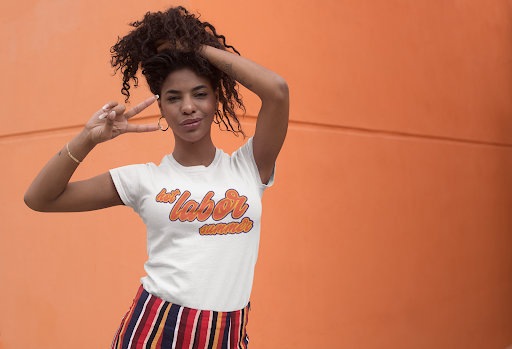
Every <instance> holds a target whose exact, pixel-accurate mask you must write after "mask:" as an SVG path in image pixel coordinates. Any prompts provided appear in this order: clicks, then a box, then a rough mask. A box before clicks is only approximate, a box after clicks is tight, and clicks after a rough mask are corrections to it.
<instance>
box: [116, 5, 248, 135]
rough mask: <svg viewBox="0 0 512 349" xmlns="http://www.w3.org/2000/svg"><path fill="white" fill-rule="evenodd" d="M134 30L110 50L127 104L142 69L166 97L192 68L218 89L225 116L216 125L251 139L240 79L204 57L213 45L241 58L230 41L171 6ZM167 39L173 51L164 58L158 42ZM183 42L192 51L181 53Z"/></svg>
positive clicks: (218, 116) (154, 90)
mask: <svg viewBox="0 0 512 349" xmlns="http://www.w3.org/2000/svg"><path fill="white" fill-rule="evenodd" d="M130 25H131V26H132V27H134V28H135V29H133V30H132V31H131V32H130V33H129V34H128V35H126V36H124V37H123V38H118V40H117V43H116V44H115V45H114V46H112V48H111V49H110V52H111V54H112V59H111V61H110V63H111V65H112V67H113V68H114V69H115V73H117V71H118V70H121V73H122V75H123V87H122V89H121V93H122V94H123V95H125V96H126V99H125V102H128V100H129V98H130V87H131V85H130V83H131V80H133V85H134V87H137V86H138V78H137V76H136V75H137V72H138V70H139V67H140V68H141V71H142V74H143V75H144V77H145V78H146V81H147V83H148V85H149V89H150V90H151V92H152V93H153V94H161V88H162V84H163V82H164V80H165V79H166V77H167V76H168V75H169V74H170V73H172V72H173V71H176V70H179V69H183V68H190V69H192V70H193V71H194V72H196V74H198V75H201V76H204V77H206V78H208V79H209V81H210V82H211V85H212V88H213V89H214V90H215V89H217V88H218V91H219V102H220V103H221V104H222V112H220V111H217V113H216V114H215V120H214V122H215V123H216V124H218V125H219V127H220V128H221V129H222V127H221V124H222V125H224V126H225V127H226V130H228V131H231V132H233V133H234V134H235V135H238V134H239V133H241V134H242V135H244V136H245V134H244V132H243V131H242V127H241V125H240V121H239V120H238V117H237V116H236V114H235V109H241V110H242V111H243V114H245V111H246V110H245V106H244V104H243V102H242V96H241V95H240V94H239V92H238V84H237V82H236V80H235V79H233V78H232V77H231V76H229V75H228V74H226V73H224V72H223V71H221V70H220V69H218V68H216V67H215V66H213V65H212V64H211V63H210V62H208V60H207V59H206V58H204V57H202V56H201V55H200V54H199V51H200V50H201V45H210V46H213V47H215V48H218V49H222V50H229V49H230V50H232V51H233V52H235V53H237V54H238V55H240V53H239V52H238V51H237V50H236V49H235V48H234V47H233V46H231V45H227V44H226V38H225V37H224V36H223V35H219V34H217V31H216V30H215V27H214V26H213V25H211V24H210V23H208V22H201V21H200V20H199V18H198V17H196V16H195V15H194V14H191V13H189V12H188V11H187V10H186V9H185V8H184V7H181V6H179V7H174V8H173V7H171V8H170V9H168V10H167V11H165V12H161V11H159V12H148V13H146V15H145V16H144V18H143V19H142V21H136V22H133V23H130ZM162 40H163V41H166V42H169V43H170V48H169V49H166V50H164V51H162V52H160V53H158V52H157V45H156V42H158V41H162ZM177 42H179V43H180V44H181V46H184V47H187V51H188V52H183V50H178V49H177V47H176V43H177ZM232 122H233V123H232ZM233 124H234V125H233Z"/></svg>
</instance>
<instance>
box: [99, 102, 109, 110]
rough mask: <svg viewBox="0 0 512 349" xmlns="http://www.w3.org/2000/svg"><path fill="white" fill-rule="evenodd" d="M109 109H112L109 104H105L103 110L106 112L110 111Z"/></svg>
mask: <svg viewBox="0 0 512 349" xmlns="http://www.w3.org/2000/svg"><path fill="white" fill-rule="evenodd" d="M108 108H110V105H109V104H108V103H107V104H105V105H104V106H103V108H101V109H103V110H106V109H108Z"/></svg>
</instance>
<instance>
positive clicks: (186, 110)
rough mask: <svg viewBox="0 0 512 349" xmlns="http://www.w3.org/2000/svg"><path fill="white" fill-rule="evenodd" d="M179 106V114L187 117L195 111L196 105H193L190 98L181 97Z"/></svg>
mask: <svg viewBox="0 0 512 349" xmlns="http://www.w3.org/2000/svg"><path fill="white" fill-rule="evenodd" d="M182 101H183V102H182V104H181V112H182V113H183V114H186V115H189V114H192V113H194V112H195V111H196V105H195V104H194V100H193V99H192V97H191V96H183V99H182Z"/></svg>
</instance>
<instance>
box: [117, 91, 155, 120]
mask: <svg viewBox="0 0 512 349" xmlns="http://www.w3.org/2000/svg"><path fill="white" fill-rule="evenodd" d="M158 98H159V96H158V95H156V96H151V97H149V98H148V99H146V100H145V101H144V102H142V103H139V104H137V105H136V106H135V107H133V108H131V109H130V110H128V111H127V112H126V113H125V114H124V116H125V117H126V119H127V120H128V119H129V118H131V117H133V116H135V115H137V114H139V113H140V112H141V111H143V110H144V109H146V108H147V107H149V106H150V105H151V104H153V103H155V101H156V100H157V99H158Z"/></svg>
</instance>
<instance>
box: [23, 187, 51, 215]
mask: <svg viewBox="0 0 512 349" xmlns="http://www.w3.org/2000/svg"><path fill="white" fill-rule="evenodd" d="M23 201H24V202H25V205H27V207H28V208H30V209H31V210H34V211H37V212H46V210H45V209H44V207H43V206H41V205H39V204H38V202H37V200H35V199H34V198H33V197H32V196H31V195H30V193H29V191H27V192H26V193H25V196H24V197H23Z"/></svg>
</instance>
